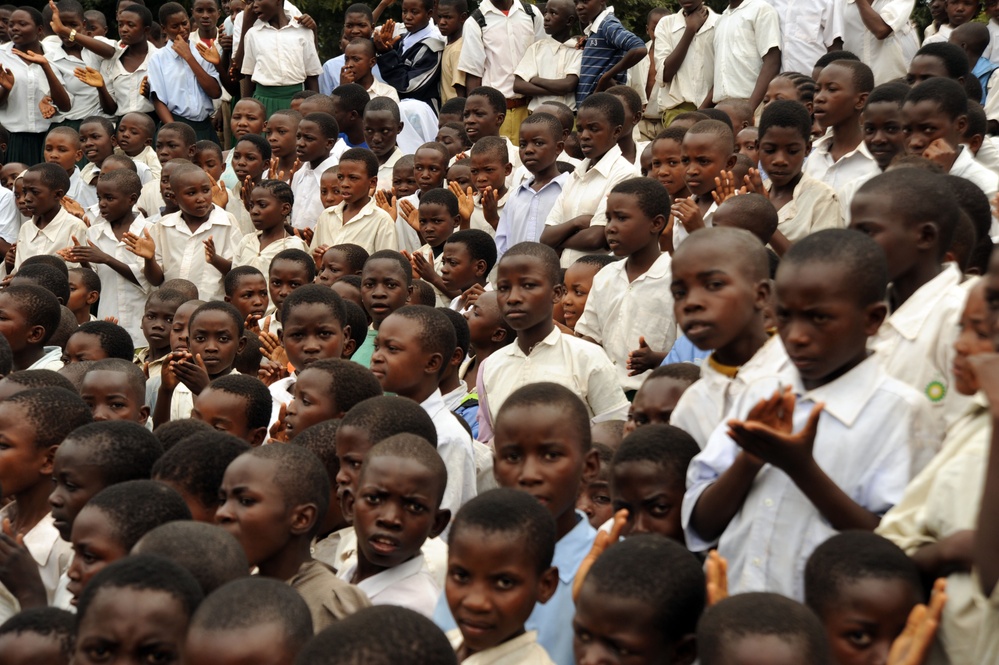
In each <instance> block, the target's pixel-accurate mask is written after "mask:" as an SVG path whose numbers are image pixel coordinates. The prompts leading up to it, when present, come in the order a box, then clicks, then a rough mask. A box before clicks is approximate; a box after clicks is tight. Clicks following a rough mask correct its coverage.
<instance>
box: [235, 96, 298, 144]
mask: <svg viewBox="0 0 999 665" xmlns="http://www.w3.org/2000/svg"><path fill="white" fill-rule="evenodd" d="M283 118H287V116H283ZM265 120H267V118H266V116H265V115H264V112H263V109H261V108H260V105H259V104H254V103H253V102H244V101H239V102H236V105H235V106H234V107H232V118H230V120H229V127H230V128H231V129H232V135H233V136H234V137H236V139H241V138H243V137H244V136H246V135H247V134H262V133H263V131H264V121H265Z"/></svg>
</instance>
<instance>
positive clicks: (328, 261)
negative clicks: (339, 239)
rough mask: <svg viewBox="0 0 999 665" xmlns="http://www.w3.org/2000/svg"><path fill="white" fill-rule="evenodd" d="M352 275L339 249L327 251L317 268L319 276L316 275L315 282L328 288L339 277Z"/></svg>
mask: <svg viewBox="0 0 999 665" xmlns="http://www.w3.org/2000/svg"><path fill="white" fill-rule="evenodd" d="M350 274H353V271H352V270H351V269H350V266H349V265H348V264H347V257H346V255H345V254H344V253H343V252H342V251H341V250H339V249H328V250H326V253H325V254H323V260H322V262H321V265H320V266H319V274H318V275H316V282H317V283H319V284H323V285H325V286H330V285H331V284H333V283H334V282H336V281H337V280H339V279H340V278H341V277H346V276H347V275H350Z"/></svg>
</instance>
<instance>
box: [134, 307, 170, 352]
mask: <svg viewBox="0 0 999 665" xmlns="http://www.w3.org/2000/svg"><path fill="white" fill-rule="evenodd" d="M175 311H176V307H174V306H173V305H171V304H169V303H165V302H162V301H161V300H158V299H156V298H152V299H151V300H150V301H149V302H148V303H147V304H146V311H145V312H144V313H143V315H142V336H143V337H145V338H146V342H148V343H149V346H150V348H151V349H153V350H156V351H163V350H164V349H168V348H169V347H170V327H171V325H172V324H173V313H174V312H175Z"/></svg>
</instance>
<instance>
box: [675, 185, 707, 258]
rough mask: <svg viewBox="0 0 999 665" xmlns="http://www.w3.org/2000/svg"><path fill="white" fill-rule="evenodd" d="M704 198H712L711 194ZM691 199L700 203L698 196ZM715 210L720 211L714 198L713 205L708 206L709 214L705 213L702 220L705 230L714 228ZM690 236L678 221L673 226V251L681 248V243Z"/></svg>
mask: <svg viewBox="0 0 999 665" xmlns="http://www.w3.org/2000/svg"><path fill="white" fill-rule="evenodd" d="M704 196H705V197H708V196H711V193H710V192H709V193H707V194H705V195H704ZM690 198H692V199H693V200H694V201H695V202H696V201H698V197H697V196H691V197H690ZM715 210H718V204H717V203H716V202H715V200H714V197H712V198H711V205H710V206H708V210H707V212H705V213H704V216H703V217H702V220H703V222H704V228H706V229H710V228H711V227H712V226H714V224H713V223H712V222H711V218H712V217H714V214H715ZM689 235H690V233H689V232H688V231H687V228H686V227H685V226H684V225H683V224H681V223H679V221H677V223H675V224H673V249H674V251H675V250H676V248H677V247H679V246H680V243H682V242H683V241H684V240H686V239H687V237H688V236H689Z"/></svg>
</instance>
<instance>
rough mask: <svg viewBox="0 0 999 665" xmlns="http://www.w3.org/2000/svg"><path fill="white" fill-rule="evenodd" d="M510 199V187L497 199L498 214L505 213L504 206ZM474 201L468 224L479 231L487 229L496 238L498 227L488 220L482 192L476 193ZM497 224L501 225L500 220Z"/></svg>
mask: <svg viewBox="0 0 999 665" xmlns="http://www.w3.org/2000/svg"><path fill="white" fill-rule="evenodd" d="M508 200H510V189H509V188H508V189H507V190H506V194H504V195H503V196H501V197H500V198H499V200H498V201H496V214H497V216H499V215H502V214H503V208H504V207H506V202H507V201H508ZM473 202H474V208H472V214H471V215H470V216H469V219H468V226H469V228H472V229H478V230H479V231H485V232H486V233H488V234H489V235H491V236H492V237H493V238H495V237H496V229H495V228H493V225H492V224H490V223H489V222H488V221H486V213H485V211H484V210H483V208H482V196H481V195H480V194H476V195H475V197H474V199H473ZM496 226H497V227H498V226H499V222H498V221H497V223H496Z"/></svg>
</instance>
